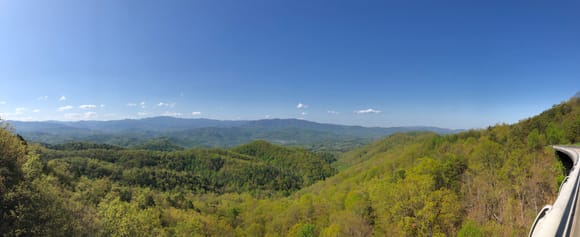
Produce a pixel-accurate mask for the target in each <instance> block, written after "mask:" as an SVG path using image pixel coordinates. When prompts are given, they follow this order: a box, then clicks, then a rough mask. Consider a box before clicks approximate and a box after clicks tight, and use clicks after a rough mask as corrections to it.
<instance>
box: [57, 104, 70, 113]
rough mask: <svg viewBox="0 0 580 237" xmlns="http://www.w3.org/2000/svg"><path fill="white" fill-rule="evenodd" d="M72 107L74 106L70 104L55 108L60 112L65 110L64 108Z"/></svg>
mask: <svg viewBox="0 0 580 237" xmlns="http://www.w3.org/2000/svg"><path fill="white" fill-rule="evenodd" d="M73 108H74V107H72V106H70V105H67V106H62V107H58V109H57V110H58V111H60V112H62V111H66V110H71V109H73Z"/></svg>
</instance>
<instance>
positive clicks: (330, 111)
mask: <svg viewBox="0 0 580 237" xmlns="http://www.w3.org/2000/svg"><path fill="white" fill-rule="evenodd" d="M326 112H327V113H328V114H338V112H336V111H334V110H329V111H326Z"/></svg>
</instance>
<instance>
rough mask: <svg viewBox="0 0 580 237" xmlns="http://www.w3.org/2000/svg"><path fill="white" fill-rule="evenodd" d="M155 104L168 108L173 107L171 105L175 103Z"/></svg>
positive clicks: (173, 105)
mask: <svg viewBox="0 0 580 237" xmlns="http://www.w3.org/2000/svg"><path fill="white" fill-rule="evenodd" d="M157 106H159V107H169V108H173V107H175V103H164V102H159V104H157Z"/></svg>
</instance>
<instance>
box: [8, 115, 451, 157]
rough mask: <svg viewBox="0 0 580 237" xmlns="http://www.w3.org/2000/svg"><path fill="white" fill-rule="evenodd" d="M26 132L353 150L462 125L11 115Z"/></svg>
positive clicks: (44, 136)
mask: <svg viewBox="0 0 580 237" xmlns="http://www.w3.org/2000/svg"><path fill="white" fill-rule="evenodd" d="M9 123H10V124H11V125H12V126H13V127H14V128H15V130H16V132H17V133H19V134H20V135H22V136H23V137H24V138H26V139H28V140H30V141H34V142H39V143H45V144H59V143H65V142H71V141H87V142H95V143H107V144H112V145H120V146H125V147H131V146H139V145H142V144H144V143H147V142H149V141H151V140H154V139H163V140H168V141H170V142H171V143H173V144H175V145H178V146H182V147H186V148H187V147H233V146H237V145H241V144H245V143H248V142H251V141H253V140H267V141H270V142H273V143H276V144H283V145H298V146H303V147H307V148H313V149H318V150H341V151H344V150H348V149H350V148H352V147H356V146H359V145H361V144H368V143H369V142H370V141H372V140H374V139H377V138H380V137H384V136H388V135H390V134H393V133H396V132H409V131H431V132H436V133H440V134H449V133H455V132H458V130H452V129H444V128H437V127H421V126H417V127H390V128H381V127H361V126H344V125H334V124H323V123H315V122H310V121H306V120H298V119H268V120H256V121H221V120H210V119H182V118H174V117H153V118H146V119H137V120H133V119H126V120H115V121H78V122H62V121H43V122H22V121H9Z"/></svg>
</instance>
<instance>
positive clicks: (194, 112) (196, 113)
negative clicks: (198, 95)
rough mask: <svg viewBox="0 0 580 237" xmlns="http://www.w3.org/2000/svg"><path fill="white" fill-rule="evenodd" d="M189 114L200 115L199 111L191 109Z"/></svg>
mask: <svg viewBox="0 0 580 237" xmlns="http://www.w3.org/2000/svg"><path fill="white" fill-rule="evenodd" d="M191 115H193V116H199V115H201V112H199V111H193V112H191Z"/></svg>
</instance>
